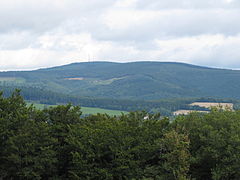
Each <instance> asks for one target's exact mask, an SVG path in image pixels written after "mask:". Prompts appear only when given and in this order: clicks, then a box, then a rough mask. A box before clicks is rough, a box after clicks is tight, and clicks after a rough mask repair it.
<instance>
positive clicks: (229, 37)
mask: <svg viewBox="0 0 240 180" xmlns="http://www.w3.org/2000/svg"><path fill="white" fill-rule="evenodd" d="M239 18H240V1H237V0H202V1H199V0H181V1H179V0H168V1H166V0H159V1H155V0H148V1H145V0H118V1H116V0H104V1H103V0H90V1H85V0H61V1H59V0H52V1H47V0H41V1H40V0H39V1H38V0H37V1H32V0H21V1H15V0H8V1H0V70H15V69H17V70H18V69H36V68H40V67H49V66H55V65H61V64H66V63H71V62H81V61H89V60H91V61H98V60H107V61H116V62H128V61H139V60H156V61H178V62H186V63H193V64H198V65H203V66H211V67H224V68H240V23H239Z"/></svg>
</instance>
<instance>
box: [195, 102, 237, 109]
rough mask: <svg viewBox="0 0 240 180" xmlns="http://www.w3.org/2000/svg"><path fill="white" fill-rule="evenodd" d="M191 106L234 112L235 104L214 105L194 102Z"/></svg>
mask: <svg viewBox="0 0 240 180" xmlns="http://www.w3.org/2000/svg"><path fill="white" fill-rule="evenodd" d="M190 106H199V107H205V108H211V107H217V108H221V109H230V110H233V103H213V102H194V103H192V104H190Z"/></svg>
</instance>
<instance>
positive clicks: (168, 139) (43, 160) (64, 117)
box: [0, 91, 240, 180]
mask: <svg viewBox="0 0 240 180" xmlns="http://www.w3.org/2000/svg"><path fill="white" fill-rule="evenodd" d="M239 128H240V111H221V110H220V111H219V110H217V109H213V110H212V111H211V112H210V113H209V114H199V113H192V114H190V115H188V116H179V117H177V118H176V119H175V120H174V121H170V120H169V118H167V117H160V116H159V114H154V115H151V114H147V113H146V112H132V113H130V114H127V115H121V116H118V117H116V116H115V117H110V116H108V115H104V114H98V115H91V116H87V117H84V118H83V117H81V109H80V108H79V107H78V106H72V105H59V106H57V107H52V108H47V109H44V110H37V109H35V108H34V107H32V106H31V107H28V106H26V103H25V102H24V100H23V98H22V97H21V96H20V94H19V91H16V92H14V93H13V94H12V95H11V96H10V97H8V98H4V97H3V96H2V95H0V139H1V141H0V162H1V163H0V179H169V180H184V179H197V180H198V179H200V180H205V179H214V180H220V179H238V178H239V177H240V174H239V169H240V167H239V166H240V157H239V156H240V129H239Z"/></svg>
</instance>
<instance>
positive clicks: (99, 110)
mask: <svg viewBox="0 0 240 180" xmlns="http://www.w3.org/2000/svg"><path fill="white" fill-rule="evenodd" d="M31 104H33V105H34V106H35V107H36V108H37V109H44V108H47V107H50V106H51V107H54V106H56V105H47V104H39V103H33V102H27V105H28V106H30V105H31ZM81 111H82V113H83V115H85V114H97V113H101V114H108V115H110V116H119V115H121V114H122V113H124V114H127V113H128V112H126V111H119V110H110V109H102V108H93V107H81Z"/></svg>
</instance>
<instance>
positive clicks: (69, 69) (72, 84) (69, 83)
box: [0, 62, 240, 100]
mask: <svg viewBox="0 0 240 180" xmlns="http://www.w3.org/2000/svg"><path fill="white" fill-rule="evenodd" d="M0 83H1V85H2V86H4V85H5V86H6V85H7V86H21V87H23V86H24V87H25V86H28V87H38V88H41V89H44V90H51V91H53V92H58V93H64V94H68V95H74V96H90V97H98V98H113V99H132V100H156V99H162V98H165V99H166V98H189V97H213V98H234V99H240V93H239V92H240V71H238V70H226V69H214V68H206V67H200V66H194V65H190V64H184V63H171V62H131V63H113V62H84V63H73V64H69V65H64V66H58V67H53V68H46V69H39V70H35V71H11V72H0Z"/></svg>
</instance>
